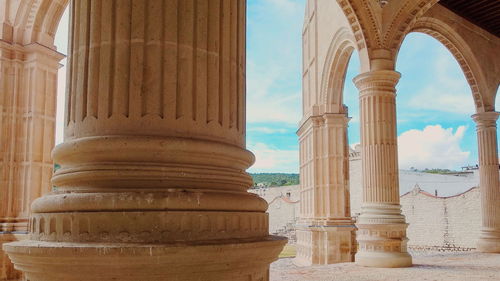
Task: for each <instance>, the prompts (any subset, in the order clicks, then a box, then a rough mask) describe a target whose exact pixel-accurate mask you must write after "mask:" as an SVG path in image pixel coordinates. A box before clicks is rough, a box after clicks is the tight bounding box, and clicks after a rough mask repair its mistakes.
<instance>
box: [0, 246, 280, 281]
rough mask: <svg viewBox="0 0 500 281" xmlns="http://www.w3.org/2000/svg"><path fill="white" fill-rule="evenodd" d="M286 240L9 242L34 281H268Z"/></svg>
mask: <svg viewBox="0 0 500 281" xmlns="http://www.w3.org/2000/svg"><path fill="white" fill-rule="evenodd" d="M285 243H286V239H285V238H282V237H276V236H269V237H267V238H263V239H259V240H255V239H254V240H234V241H228V240H226V241H212V242H197V243H189V244H186V243H176V244H150V245H148V244H125V243H123V244H118V243H87V244H85V243H64V242H63V243H61V242H41V241H33V240H28V241H21V242H14V243H9V244H5V245H4V250H5V251H6V252H7V253H8V254H9V256H10V258H11V259H12V260H13V262H14V264H15V267H16V269H18V270H21V271H23V272H24V273H25V275H26V278H27V279H28V280H30V281H77V280H99V281H111V280H121V281H137V280H148V281H154V280H158V281H160V280H176V281H188V280H221V281H225V280H227V281H229V280H238V281H239V280H241V281H243V280H244V281H268V280H269V264H270V263H271V262H273V261H275V260H276V259H277V258H278V255H279V253H280V252H281V250H282V248H283V246H284V244H285Z"/></svg>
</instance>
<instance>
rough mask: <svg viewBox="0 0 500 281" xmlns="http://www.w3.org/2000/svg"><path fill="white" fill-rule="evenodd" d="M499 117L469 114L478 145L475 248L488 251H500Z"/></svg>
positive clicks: (489, 114)
mask: <svg viewBox="0 0 500 281" xmlns="http://www.w3.org/2000/svg"><path fill="white" fill-rule="evenodd" d="M498 116H499V113H498V112H482V113H477V114H474V115H473V116H472V118H473V119H474V121H475V122H476V130H477V141H478V148H479V149H478V151H479V153H478V156H479V185H480V189H481V207H482V226H483V228H482V230H481V236H480V238H479V241H478V250H480V251H481V252H487V253H500V180H499V164H498V142H497V124H496V121H497V119H498Z"/></svg>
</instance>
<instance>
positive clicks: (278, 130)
mask: <svg viewBox="0 0 500 281" xmlns="http://www.w3.org/2000/svg"><path fill="white" fill-rule="evenodd" d="M247 131H248V132H258V133H264V134H276V133H278V134H284V133H287V132H288V131H289V130H287V129H284V128H270V127H252V128H249V129H247Z"/></svg>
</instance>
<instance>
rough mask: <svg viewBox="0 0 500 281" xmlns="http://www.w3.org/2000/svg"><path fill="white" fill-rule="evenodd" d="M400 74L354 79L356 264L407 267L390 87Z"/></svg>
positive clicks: (375, 73) (393, 95)
mask: <svg viewBox="0 0 500 281" xmlns="http://www.w3.org/2000/svg"><path fill="white" fill-rule="evenodd" d="M399 77H400V74H399V73H397V72H395V71H390V70H378V71H371V72H366V73H363V74H360V75H359V76H357V77H356V78H355V79H354V83H355V84H356V87H357V88H358V89H359V99H360V108H361V159H362V182H363V203H362V207H361V215H360V216H359V217H358V220H357V223H356V226H357V227H358V231H357V240H358V243H359V249H358V253H357V254H356V258H355V260H356V263H358V264H360V265H363V266H372V267H405V266H411V256H410V255H409V254H408V253H407V250H406V241H407V238H406V227H407V224H406V223H405V218H404V216H403V215H402V214H401V206H400V205H399V185H398V184H399V180H398V162H397V157H398V156H397V136H396V103H395V100H396V89H395V86H396V84H397V82H398V80H399Z"/></svg>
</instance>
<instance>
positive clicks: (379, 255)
mask: <svg viewBox="0 0 500 281" xmlns="http://www.w3.org/2000/svg"><path fill="white" fill-rule="evenodd" d="M355 259H356V264H357V265H361V266H367V267H382V268H391V267H410V266H412V258H411V256H410V254H408V253H391V252H359V253H357V254H356V258H355Z"/></svg>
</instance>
